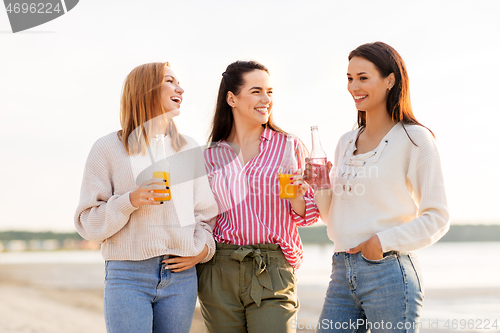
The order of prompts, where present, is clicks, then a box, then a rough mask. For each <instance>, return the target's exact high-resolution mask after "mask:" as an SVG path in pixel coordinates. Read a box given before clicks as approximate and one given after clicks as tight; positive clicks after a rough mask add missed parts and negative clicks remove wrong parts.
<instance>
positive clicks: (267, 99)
mask: <svg viewBox="0 0 500 333" xmlns="http://www.w3.org/2000/svg"><path fill="white" fill-rule="evenodd" d="M272 100H273V99H272V98H271V96H269V95H268V94H264V96H263V97H262V100H261V102H262V103H264V104H269V103H271V102H272Z"/></svg>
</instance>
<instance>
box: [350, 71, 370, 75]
mask: <svg viewBox="0 0 500 333" xmlns="http://www.w3.org/2000/svg"><path fill="white" fill-rule="evenodd" d="M363 74H368V73H367V72H359V73H358V74H357V75H363ZM347 75H351V74H350V73H347Z"/></svg>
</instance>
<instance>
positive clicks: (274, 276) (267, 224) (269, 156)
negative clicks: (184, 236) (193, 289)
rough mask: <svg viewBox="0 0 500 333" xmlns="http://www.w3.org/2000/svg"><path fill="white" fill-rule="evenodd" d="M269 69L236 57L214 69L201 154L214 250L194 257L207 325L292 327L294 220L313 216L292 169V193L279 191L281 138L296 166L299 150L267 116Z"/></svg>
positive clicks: (300, 222) (221, 328) (297, 257)
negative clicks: (214, 207)
mask: <svg viewBox="0 0 500 333" xmlns="http://www.w3.org/2000/svg"><path fill="white" fill-rule="evenodd" d="M272 93H273V88H272V86H271V83H270V76H269V71H268V70H267V68H266V67H264V66H263V65H261V64H259V63H257V62H255V61H237V62H234V63H232V64H230V65H229V66H228V67H227V68H226V71H225V72H224V73H223V74H222V80H221V83H220V88H219V94H218V98H217V105H216V109H215V115H214V119H213V122H212V133H211V135H210V139H209V142H211V144H210V147H209V148H208V149H207V150H205V162H206V165H207V171H208V178H209V182H210V185H211V187H212V191H213V192H214V194H215V197H216V199H217V201H218V203H219V215H218V216H217V222H216V226H215V228H214V237H215V240H216V242H217V251H216V253H215V256H214V258H213V259H212V260H211V261H210V262H208V263H205V264H202V265H198V267H197V269H198V275H199V278H198V279H199V283H198V285H199V294H198V297H199V299H200V304H201V310H202V315H203V318H204V320H205V324H206V327H207V330H208V332H217V333H223V332H228V333H238V332H241V333H243V332H294V331H295V329H293V319H294V318H295V316H296V313H297V310H298V299H297V290H296V284H295V282H296V280H295V269H297V268H298V267H299V266H300V264H301V262H302V243H301V241H300V237H299V233H298V230H297V227H298V226H306V225H310V224H312V223H315V222H316V221H317V219H318V211H317V209H316V206H315V204H314V198H313V193H312V190H311V189H310V188H309V186H308V185H307V184H305V183H304V182H303V181H302V176H301V175H294V176H293V177H292V178H293V179H292V181H293V182H294V184H295V185H297V187H298V189H297V196H296V198H295V199H286V200H285V199H280V198H279V185H278V179H277V178H276V174H277V172H278V168H279V166H280V162H281V160H282V159H283V155H284V152H285V147H286V145H287V142H289V144H290V146H289V147H291V146H292V144H293V146H294V147H295V149H294V156H295V158H296V159H297V161H298V166H299V168H301V167H303V166H304V165H305V157H306V156H307V150H306V149H305V147H304V145H303V144H302V142H301V141H300V140H298V139H297V138H294V137H292V136H290V137H289V138H287V135H286V133H285V132H284V131H283V130H281V129H280V128H279V127H277V126H276V125H275V124H274V123H273V119H272V107H273V97H272Z"/></svg>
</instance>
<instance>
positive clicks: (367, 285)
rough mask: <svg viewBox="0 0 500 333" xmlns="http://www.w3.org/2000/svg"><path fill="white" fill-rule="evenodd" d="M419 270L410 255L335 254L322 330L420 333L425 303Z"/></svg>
mask: <svg viewBox="0 0 500 333" xmlns="http://www.w3.org/2000/svg"><path fill="white" fill-rule="evenodd" d="M420 277H421V275H420V269H419V265H418V262H417V261H416V258H415V257H412V255H411V254H400V253H398V252H395V251H391V252H387V253H385V254H384V258H382V259H380V260H368V259H366V258H365V257H364V256H363V255H362V254H361V252H359V253H355V254H349V253H345V252H339V253H335V254H334V255H333V269H332V275H331V281H330V284H329V286H328V291H327V293H326V298H325V303H324V304H323V310H322V312H321V315H320V320H319V325H318V326H319V327H318V332H357V333H358V332H366V331H368V329H370V330H371V332H372V333H377V332H395V333H399V332H408V333H410V332H418V329H419V319H420V313H421V309H422V303H423V300H424V293H423V286H422V283H421V282H422V281H421V280H420Z"/></svg>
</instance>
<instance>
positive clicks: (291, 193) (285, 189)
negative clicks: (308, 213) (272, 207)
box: [279, 174, 297, 199]
mask: <svg viewBox="0 0 500 333" xmlns="http://www.w3.org/2000/svg"><path fill="white" fill-rule="evenodd" d="M279 176H280V193H279V197H280V199H295V198H296V197H297V185H290V177H293V176H295V175H293V174H280V175H279Z"/></svg>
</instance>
